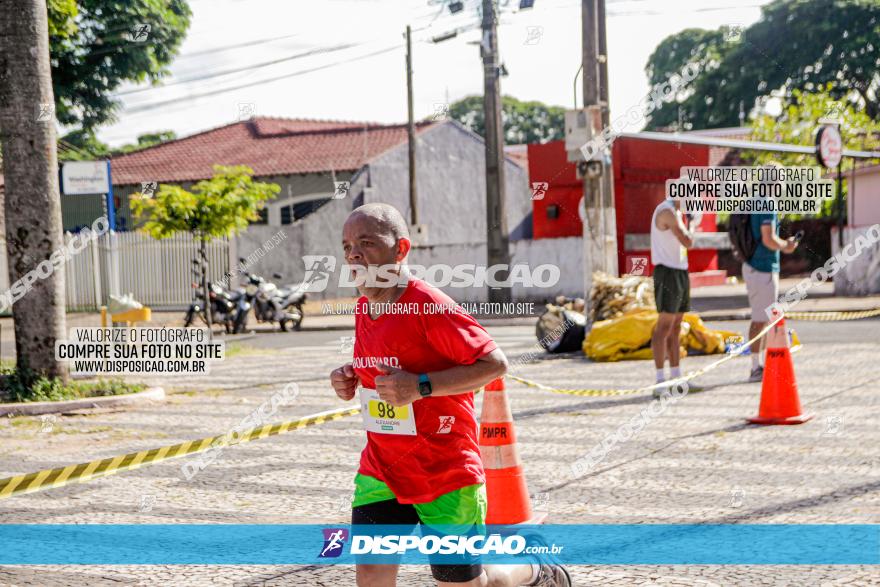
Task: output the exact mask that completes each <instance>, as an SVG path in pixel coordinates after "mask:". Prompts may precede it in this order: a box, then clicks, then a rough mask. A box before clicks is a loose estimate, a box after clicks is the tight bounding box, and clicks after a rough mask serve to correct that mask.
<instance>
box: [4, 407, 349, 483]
mask: <svg viewBox="0 0 880 587" xmlns="http://www.w3.org/2000/svg"><path fill="white" fill-rule="evenodd" d="M360 411H361V410H360V408H342V409H338V410H330V411H328V412H321V413H320V414H314V415H312V416H306V417H305V418H300V419H298V420H291V421H290V422H279V423H277V424H264V425H263V426H257V427H256V428H251V429H250V430H247V431H244V432H242V433H241V434H240V435H238V437H237V438H232V435H230V434H229V433H227V434H221V435H219V436H210V437H208V438H202V439H200V440H190V441H188V442H182V443H180V444H174V445H171V446H163V447H160V448H154V449H150V450H142V451H140V452H132V453H128V454H125V455H118V456H115V457H108V458H106V459H98V460H96V461H91V462H88V463H80V464H78V465H68V466H66V467H59V468H57V469H45V470H43V471H37V472H36V473H27V474H26V475H16V476H15V477H8V478H6V479H0V499H6V498H8V497H12V496H14V495H23V494H25V493H33V492H34V491H40V490H42V489H51V488H53V487H63V486H64V485H69V484H71V483H83V482H85V481H89V480H90V479H95V478H96V477H106V476H108V475H114V474H116V473H120V472H122V471H128V470H131V469H137V468H138V467H143V466H144V465H151V464H155V463H159V462H162V461H167V460H169V459H175V458H179V457H183V456H186V455H191V454H195V453H198V452H202V451H204V450H207V449H209V448H212V447H213V446H215V445H214V443H218V445H223V446H229V445H232V444H240V443H242V442H249V441H251V440H258V439H260V438H266V437H267V436H275V435H276V434H284V433H286V432H293V431H294V430H299V429H301V428H307V427H309V426H316V425H318V424H323V423H325V422H330V421H333V420H339V419H340V418H345V417H347V416H353V415H355V414H358V413H360Z"/></svg>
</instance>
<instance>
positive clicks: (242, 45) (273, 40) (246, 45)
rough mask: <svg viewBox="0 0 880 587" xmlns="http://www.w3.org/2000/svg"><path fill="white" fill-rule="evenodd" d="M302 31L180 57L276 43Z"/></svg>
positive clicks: (295, 35)
mask: <svg viewBox="0 0 880 587" xmlns="http://www.w3.org/2000/svg"><path fill="white" fill-rule="evenodd" d="M300 34H302V33H294V34H292V35H284V36H281V37H273V38H271V39H256V40H254V41H245V42H244V43H238V44H237V45H221V46H219V47H213V48H211V49H204V50H202V51H194V52H192V53H183V54H181V55H178V59H188V58H190V57H198V56H201V55H210V54H212V53H220V52H222V51H229V50H230V49H241V48H242V47H252V46H254V45H265V44H266V43H274V42H275V41H281V40H284V39H290V38H292V37H298V36H300Z"/></svg>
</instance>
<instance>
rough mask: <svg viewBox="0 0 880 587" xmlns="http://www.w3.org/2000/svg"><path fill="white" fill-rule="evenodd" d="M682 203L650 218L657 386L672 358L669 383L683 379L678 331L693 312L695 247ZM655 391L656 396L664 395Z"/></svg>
mask: <svg viewBox="0 0 880 587" xmlns="http://www.w3.org/2000/svg"><path fill="white" fill-rule="evenodd" d="M680 206H681V204H680V202H679V201H673V200H664V201H663V202H661V203H660V204H659V205H658V206H657V208H655V209H654V215H653V216H652V217H651V263H652V264H653V265H654V301H655V302H656V304H657V312H658V314H659V317H658V318H657V326H656V327H655V328H654V335H653V336H652V337H651V351H652V353H653V354H654V366H655V367H656V368H657V383H661V382H663V381H667V378H666V376H665V374H664V371H663V365H664V363H665V361H666V358H667V357H668V358H669V367H670V373H669V379H677V378H679V377H681V368H680V367H679V366H678V362H679V359H680V352H679V341H678V338H679V331H680V330H681V319H682V316H684V313H685V312H687V311H688V310H689V309H690V301H691V291H690V290H691V288H690V278H689V276H688V259H687V250H688V249H689V248H691V247H692V246H693V245H694V235H693V229H692V228H691V230H689V229H688V228H686V227H685V223H684V219H683V217H682V214H681V210H680ZM663 391H664V390H663V389H662V388H658V389H655V390H654V396H655V397H659V396H660V395H661V394H662V393H663Z"/></svg>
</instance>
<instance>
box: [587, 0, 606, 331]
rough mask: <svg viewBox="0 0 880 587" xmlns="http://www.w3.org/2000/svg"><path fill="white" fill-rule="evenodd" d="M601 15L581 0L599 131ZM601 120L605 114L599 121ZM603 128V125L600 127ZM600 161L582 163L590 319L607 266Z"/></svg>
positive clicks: (590, 100) (592, 2) (590, 95)
mask: <svg viewBox="0 0 880 587" xmlns="http://www.w3.org/2000/svg"><path fill="white" fill-rule="evenodd" d="M598 18H599V6H598V0H581V36H582V40H583V50H582V57H581V61H582V64H583V85H584V87H583V96H584V114H585V116H586V118H587V121H586V123H587V125H588V126H590V127H591V128H592V129H593V133H592V134H593V136H595V134H596V131H597V129H596V126H597V125H596V122H597V121H595V120H594V117H593V116H592V115H591V111H594V110H595V109H596V108H599V101H600V93H599V80H600V73H599V35H598V27H597V26H596V23H597V21H598ZM598 122H599V123H600V124H601V122H602V118H601V117H600V118H599V121H598ZM598 130H599V131H601V129H598ZM603 151H604V149H603V150H601V151H597V154H598V156H599V157H604V154H603ZM600 165H601V164H599V165H597V162H596V161H587V162H586V163H585V164H583V165H581V168H582V169H583V170H584V174H583V179H584V212H585V214H584V223H583V224H584V232H583V247H584V249H583V251H584V252H583V256H584V301H585V308H584V313H585V314H586V316H587V319H588V320H589V316H590V310H591V305H592V304H591V303H590V291H591V290H592V288H593V271H596V270H602V269H604V268H605V236H604V233H603V230H602V228H603V220H604V215H603V214H602V193H601V185H602V182H601V175H599V174H598V173H597V171H598V170H599V169H601V167H600Z"/></svg>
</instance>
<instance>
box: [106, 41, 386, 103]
mask: <svg viewBox="0 0 880 587" xmlns="http://www.w3.org/2000/svg"><path fill="white" fill-rule="evenodd" d="M402 46H403V45H402V44H396V45H393V46H391V47H386V48H385V49H380V50H379V51H374V52H372V53H367V54H365V55H360V56H357V57H352V58H351V59H347V60H343V61H335V62H333V63H327V64H325V65H319V66H317V67H312V68H310V69H303V70H300V71H295V72H293V73H287V74H284V75H279V76H275V77H271V78H266V79H262V80H258V81H255V82H249V83H246V84H240V85H237V86H232V87H228V88H221V89H218V90H213V91H210V92H203V93H201V94H190V95H188V96H182V97H180V98H172V99H170V100H163V101H161V102H154V103H151V104H143V105H139V106H134V107H132V108H123V110H124V111H125V112H126V113H129V114H135V113H138V112H147V111H149V110H155V109H156V108H161V107H163V106H167V105H169V104H176V103H178V102H186V101H188V100H194V99H196V98H206V97H208V96H216V95H218V94H224V93H227V92H233V91H235V90H242V89H245V88H251V87H254V86H258V85H262V84H268V83H272V82H276V81H279V80H283V79H288V78H291V77H297V76H300V75H305V74H307V73H312V72H315V71H320V70H322V69H329V68H331V67H336V66H337V65H344V64H346V63H351V62H354V61H361V60H363V59H368V58H370V57H375V56H377V55H382V54H384V53H390V52H391V51H394V50H396V49H399V48H401V47H402Z"/></svg>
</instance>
